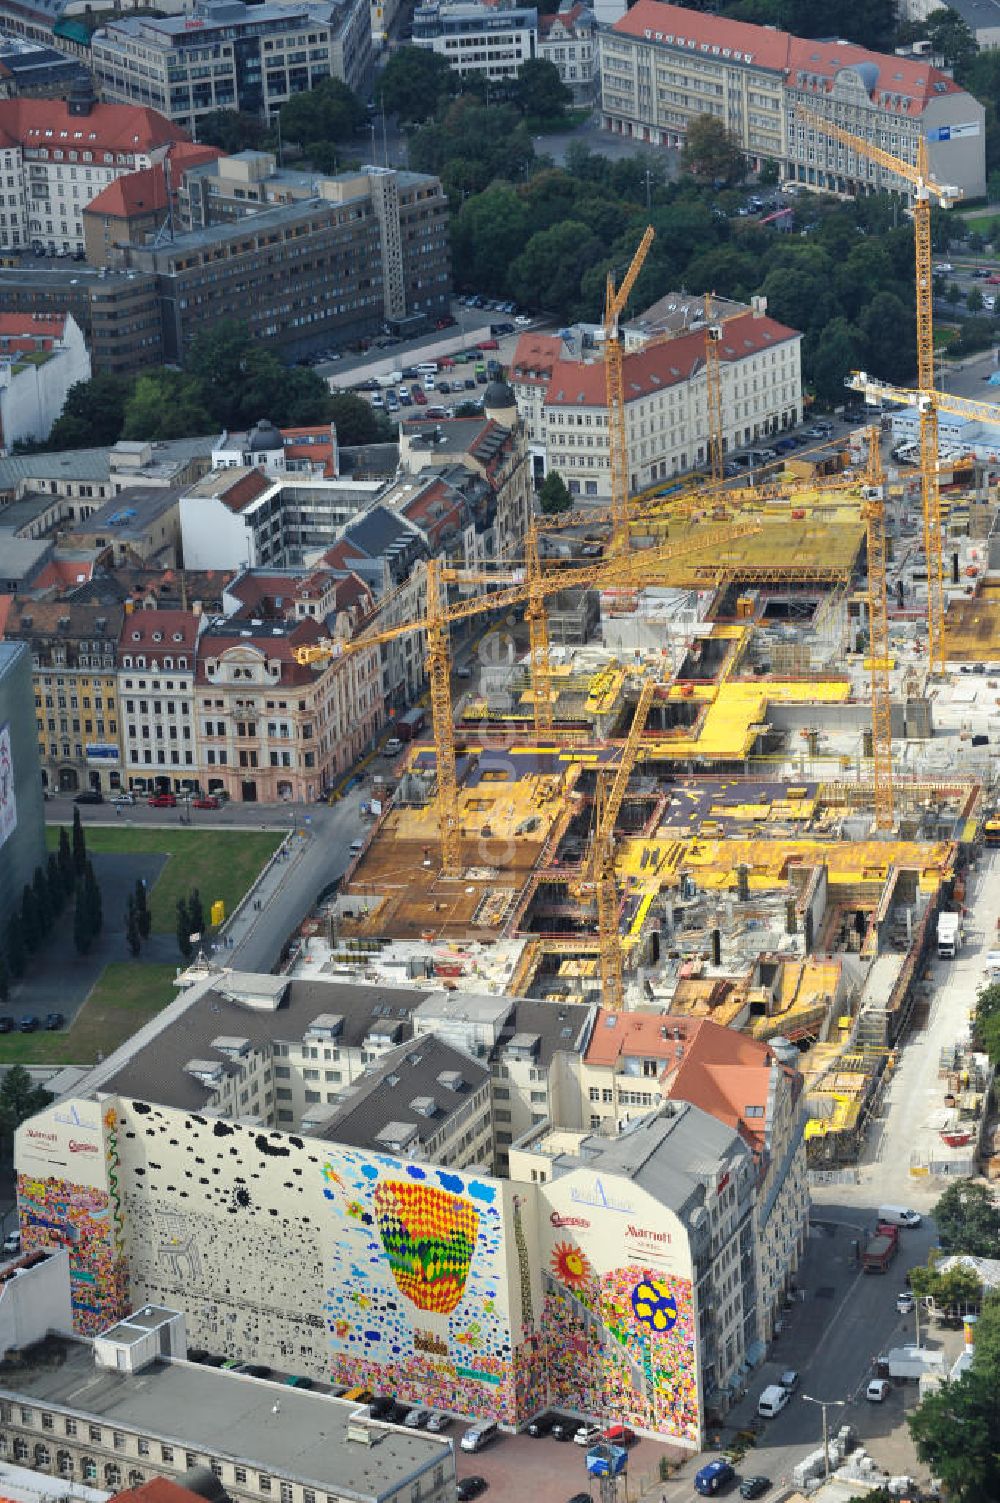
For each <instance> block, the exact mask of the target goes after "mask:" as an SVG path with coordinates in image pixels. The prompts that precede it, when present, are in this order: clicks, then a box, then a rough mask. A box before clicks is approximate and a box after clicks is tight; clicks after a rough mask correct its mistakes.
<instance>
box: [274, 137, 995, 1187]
mask: <svg viewBox="0 0 1000 1503" xmlns="http://www.w3.org/2000/svg"><path fill="white" fill-rule="evenodd" d="M823 129H824V130H825V131H827V132H828V133H834V132H835V130H836V128H835V127H832V126H830V125H828V124H824V125H823ZM844 134H845V137H846V133H844ZM850 139H851V140H852V141H853V138H850ZM857 149H858V150H859V151H861V150H862V149H863V150H864V151H865V152H868V153H872V152H875V151H876V148H874V147H870V146H868V145H866V144H864V143H857ZM881 155H882V157H885V159H886V160H887V161H888V162H890V163H891V162H893V161H894V159H892V158H888V157H886V155H885V154H884V153H882V154H881ZM897 167H898V171H899V173H900V176H902V177H904V178H905V179H906V181H907V182H908V183H909V184H910V187H911V189H912V191H913V217H914V228H915V242H916V288H917V296H916V303H917V326H918V351H917V355H918V359H917V368H918V381H917V387H916V388H915V389H914V390H912V391H904V390H902V389H900V388H894V387H889V386H887V385H885V384H884V383H880V382H878V381H877V380H876V379H875V378H873V377H871V376H868V375H866V374H865V373H856V374H855V375H854V376H852V377H851V378H850V384H851V385H852V386H853V388H854V390H856V391H857V392H860V393H862V394H863V395H864V397H865V399H866V401H867V402H868V404H869V405H870V407H871V409H872V423H871V425H870V426H868V425H865V426H859V428H858V430H857V431H856V432H854V433H851V434H850V435H849V437H848V439H847V440H845V441H844V442H843V443H842V444H841V445H840V446H839V449H838V460H837V464H836V465H835V466H832V467H831V466H828V465H826V464H825V463H824V464H818V465H816V466H810V465H809V464H808V462H806V461H807V458H808V456H806V459H802V458H800V459H799V460H798V461H797V463H796V464H795V466H790V467H787V468H785V469H782V467H781V466H780V465H777V466H774V467H773V468H772V469H771V470H770V471H769V473H767V474H766V475H765V476H764V483H763V484H758V485H756V486H753V487H747V486H746V485H743V484H741V485H738V486H736V485H734V484H732V483H730V482H727V480H726V478H725V475H724V466H723V445H722V439H721V415H720V408H719V403H720V399H719V372H718V357H717V355H714V354H713V351H714V347H715V345H716V343H717V340H718V337H719V325H717V324H716V323H715V322H713V317H712V309H711V304H710V300H708V299H706V319H705V385H706V394H707V403H708V413H709V428H710V443H709V454H710V459H711V464H710V469H709V473H708V474H707V475H705V476H703V477H701V478H699V480H698V481H697V483H692V484H691V485H689V486H686V487H684V488H679V487H673V488H670V489H669V492H668V493H665V494H664V493H660V494H658V493H656V492H655V491H654V492H651V493H646V494H643V495H633V494H630V493H629V488H628V485H627V476H628V473H629V465H628V456H627V453H626V424H625V420H624V402H625V396H624V393H623V390H622V379H621V359H622V355H621V351H622V341H621V337H620V332H619V321H620V319H621V317H622V314H623V310H624V308H625V305H626V303H627V300H628V297H629V294H630V292H631V290H632V287H633V285H634V282H635V279H636V277H637V275H638V272H639V270H640V269H641V266H642V263H643V259H644V257H645V254H646V252H647V250H648V248H649V243H650V241H651V239H652V231H651V230H650V231H647V234H646V236H645V238H644V239H643V241H642V244H641V245H640V246H639V248H638V250H637V252H636V256H635V259H634V260H633V262H632V265H631V267H630V268H629V270H628V272H627V274H626V275H625V276H624V278H623V280H622V282H621V284H620V285H619V286H617V287H616V286H615V285H614V284H613V282H612V281H611V279H610V278H609V283H608V294H607V306H606V312H605V323H604V335H605V338H604V361H605V367H606V381H607V406H608V435H609V439H608V442H609V450H610V455H609V460H610V469H611V476H612V503H611V506H610V508H609V509H608V510H607V511H606V512H604V513H598V512H597V511H595V510H586V511H581V512H570V513H565V514H562V515H559V516H557V517H554V518H537V519H536V521H535V523H534V524H533V526H532V529H531V531H530V533H529V536H528V538H527V540H526V547H525V556H524V559H523V565H522V567H519V568H518V569H516V570H508V571H507V573H503V572H501V571H498V572H496V573H488V572H485V571H484V573H483V574H481V575H471V574H469V573H467V572H463V571H461V570H448V569H444V568H441V567H440V566H438V565H436V564H433V563H432V564H430V565H428V580H427V612H426V617H425V618H423V619H422V620H421V621H420V622H418V623H410V624H408V625H402V626H398V625H397V626H392V627H390V628H387V629H386V630H385V631H382V632H380V631H379V629H378V624H377V622H376V623H374V624H373V626H372V627H371V628H369V629H368V630H366V632H364V633H363V634H362V637H361V638H360V639H359V640H360V641H361V642H362V643H365V642H367V643H371V642H380V641H381V642H385V641H389V640H392V639H393V638H395V637H398V636H399V635H402V634H404V633H405V632H407V631H412V630H414V629H419V630H421V631H422V632H423V633H424V635H425V639H426V647H427V665H428V679H429V705H430V715H429V725H428V732H427V734H426V735H425V736H424V737H423V738H421V739H418V740H416V741H414V742H413V743H412V744H408V745H407V746H406V747H405V748H404V749H403V751H402V752H401V753H400V755H399V757H398V759H397V761H396V762H395V764H394V765H393V767H392V769H391V777H390V776H388V771H389V770H388V769H387V776H386V777H385V779H384V781H385V784H386V794H385V797H382V796H381V795H380V798H379V800H378V802H377V804H376V807H375V811H374V819H373V824H372V826H371V829H370V833H369V835H368V838H367V839H366V841H365V842H364V848H363V849H362V850H360V851H359V852H358V854H357V856H356V858H355V859H353V860H352V863H351V865H350V867H349V869H348V872H347V874H346V876H345V878H344V880H343V882H342V883H341V887H340V890H339V892H338V893H337V894H336V895H335V896H334V897H333V898H332V899H331V900H330V901H329V903H328V904H327V906H326V908H325V910H324V911H323V912H322V914H321V915H320V916H319V918H317V920H316V921H314V922H312V923H311V924H310V925H309V926H308V932H307V933H306V934H305V936H304V938H303V943H302V946H301V948H300V950H299V952H298V954H297V957H296V960H295V965H296V967H297V969H298V971H299V973H300V974H309V973H310V972H312V973H314V974H315V973H317V972H322V973H324V974H329V975H335V976H345V977H347V976H355V977H358V978H359V979H360V978H364V979H366V980H369V981H375V982H376V983H378V982H385V983H387V984H388V983H391V984H393V985H406V984H408V983H409V984H413V985H424V984H426V982H427V978H430V977H438V978H440V984H442V985H443V986H445V987H446V988H449V989H455V990H459V991H461V990H466V991H475V992H479V993H488V992H494V993H505V994H508V995H511V996H517V997H528V998H536V999H541V1000H544V1001H548V1002H551V1003H552V1004H553V1005H565V1004H566V1003H570V1002H573V1003H590V1004H599V1005H600V1006H602V1007H603V1008H604V1009H606V1010H610V1011H622V1010H629V1009H640V1008H641V1009H643V1010H644V1011H653V1012H662V1013H665V1014H666V1013H669V1014H671V1015H674V1016H676V1015H683V1016H686V1017H688V1018H704V1017H708V1018H712V1019H713V1020H714V1021H716V1022H719V1023H723V1024H725V1025H727V1026H728V1027H730V1028H734V1029H739V1030H743V1031H745V1032H746V1033H748V1034H750V1035H751V1036H753V1037H754V1038H756V1039H759V1040H767V1041H770V1042H772V1043H773V1045H774V1047H775V1050H776V1051H779V1052H780V1053H782V1054H783V1055H784V1057H787V1058H790V1059H794V1062H795V1063H796V1065H797V1067H798V1068H799V1069H800V1070H801V1071H802V1072H803V1074H804V1076H805V1078H806V1088H807V1103H808V1114H809V1122H808V1127H807V1131H806V1135H807V1143H808V1151H809V1161H810V1164H811V1165H812V1166H813V1167H822V1166H830V1165H838V1164H843V1163H850V1162H852V1161H853V1160H854V1158H855V1157H856V1155H857V1153H858V1150H859V1145H860V1143H861V1140H862V1138H863V1134H864V1130H865V1125H866V1122H867V1121H868V1118H869V1116H870V1115H871V1113H872V1112H873V1110H875V1108H876V1106H877V1102H878V1099H879V1093H880V1091H881V1089H882V1087H883V1085H884V1082H885V1080H886V1078H887V1075H888V1073H889V1072H891V1071H892V1068H893V1063H894V1057H895V1051H896V1050H897V1049H898V1047H899V1046H900V1044H901V1042H902V1041H903V1040H904V1038H905V1035H906V1031H907V1028H908V1025H909V1024H910V1021H911V1018H912V1017H913V1016H914V1013H915V1010H919V1008H920V1007H921V1005H922V994H921V985H920V978H921V973H922V970H923V968H924V964H925V960H926V957H927V955H928V953H929V950H930V949H931V948H932V947H933V945H934V944H935V935H936V926H937V916H938V914H939V913H940V912H948V911H952V910H954V911H957V912H959V913H960V912H961V908H962V903H963V897H964V889H965V873H966V870H967V868H968V867H969V865H970V863H973V862H974V861H975V860H976V858H977V853H978V851H979V849H980V847H981V846H982V845H983V843H984V840H985V839H986V832H987V830H988V828H989V825H990V815H991V812H992V794H993V789H992V765H993V764H992V763H991V745H990V742H991V740H995V735H996V732H995V727H996V706H997V703H998V702H1000V584H998V583H997V580H996V579H995V578H994V579H991V578H990V569H991V567H1000V545H998V539H997V536H996V521H997V497H996V490H995V486H994V484H993V483H992V477H991V476H990V475H989V474H988V473H984V471H983V469H982V468H981V467H977V468H973V467H971V466H970V467H966V468H962V467H960V466H959V467H955V469H954V473H949V475H948V477H947V479H946V478H945V477H944V476H943V475H942V473H941V472H940V469H939V464H938V446H937V411H938V408H939V407H941V408H945V407H946V406H947V408H948V410H956V405H955V404H958V408H959V409H961V410H963V411H964V410H965V409H964V408H963V407H962V405H961V404H962V402H963V399H961V398H955V397H948V396H944V395H942V394H939V393H937V392H936V391H935V390H934V368H933V332H932V328H931V291H930V287H931V267H930V238H929V213H930V205H931V203H932V202H935V203H942V204H944V205H945V206H948V205H949V203H950V197H949V190H948V189H946V188H944V187H942V186H940V185H938V184H935V183H933V182H931V181H930V180H929V179H928V176H927V171H926V164H925V163H924V164H921V163H919V162H918V164H917V166H916V167H913V166H912V165H910V164H907V163H898V164H897ZM892 403H896V404H902V403H909V404H911V405H913V406H914V407H915V408H916V410H917V412H918V413H919V418H920V438H921V446H920V460H919V464H918V465H915V466H914V467H912V468H910V469H891V468H890V469H887V468H886V466H885V463H884V459H883V448H884V446H885V441H884V438H883V435H882V430H881V422H880V418H881V413H882V411H883V410H885V409H886V408H887V407H888V406H890V405H891V404H892ZM974 405H975V406H977V407H981V406H982V404H972V403H966V404H965V406H966V407H970V408H971V407H972V406H974ZM991 411H993V416H994V421H995V420H996V418H997V414H996V412H995V411H994V410H993V409H991ZM831 468H832V469H834V470H835V471H836V473H834V474H820V473H818V472H819V471H820V470H828V469H831ZM664 489H665V490H666V488H664ZM546 530H549V531H554V532H557V533H558V534H560V535H561V536H562V537H564V538H565V537H569V538H574V539H576V540H577V541H579V540H580V539H581V538H586V539H587V540H588V543H589V544H590V553H591V554H594V553H596V554H597V555H598V556H597V557H589V558H586V559H583V558H581V557H579V556H576V557H573V558H572V559H571V560H570V561H565V560H560V561H559V563H558V564H556V563H553V562H552V561H551V560H550V558H549V556H548V552H547V550H546V549H545V548H544V546H542V545H541V544H540V538H541V537H542V536H543V534H544V533H545V531H546ZM595 539H597V540H599V547H596V548H595V547H594V540H595ZM994 550H996V552H997V556H996V557H993V552H994ZM458 623H466V624H470V623H471V624H472V625H473V626H474V628H475V630H476V631H478V632H479V634H480V635H479V638H478V650H477V653H476V654H475V657H474V660H473V661H474V667H473V671H472V672H471V673H470V672H469V671H465V672H464V673H463V674H462V676H461V680H459V679H458V678H456V676H455V673H454V667H455V664H454V662H453V660H452V656H451V649H450V636H449V633H450V630H451V628H452V627H453V626H455V625H456V624H458ZM324 650H334V649H323V648H321V647H319V648H310V649H306V650H305V651H307V652H308V653H309V654H312V655H313V656H316V655H319V654H320V653H321V652H322V651H324ZM337 650H344V649H337ZM348 650H349V649H348ZM994 675H995V676H994ZM991 732H992V735H991ZM991 843H992V842H991Z"/></svg>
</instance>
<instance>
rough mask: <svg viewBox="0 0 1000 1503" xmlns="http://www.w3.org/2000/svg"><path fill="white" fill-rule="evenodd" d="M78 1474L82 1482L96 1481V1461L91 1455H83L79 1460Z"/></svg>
mask: <svg viewBox="0 0 1000 1503" xmlns="http://www.w3.org/2000/svg"><path fill="white" fill-rule="evenodd" d="M80 1475H81V1477H82V1478H83V1480H84V1482H96V1481H97V1462H96V1461H95V1460H94V1458H93V1456H85V1457H84V1458H83V1460H82V1461H81V1462H80Z"/></svg>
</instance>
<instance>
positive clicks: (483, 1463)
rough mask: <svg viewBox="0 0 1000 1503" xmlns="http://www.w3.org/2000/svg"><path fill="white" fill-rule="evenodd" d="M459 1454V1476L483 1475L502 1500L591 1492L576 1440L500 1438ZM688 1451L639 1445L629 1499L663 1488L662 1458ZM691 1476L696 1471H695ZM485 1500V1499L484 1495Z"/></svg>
mask: <svg viewBox="0 0 1000 1503" xmlns="http://www.w3.org/2000/svg"><path fill="white" fill-rule="evenodd" d="M459 1438H460V1436H459V1433H458V1432H456V1433H455V1436H454V1439H455V1456H456V1459H457V1465H458V1475H459V1477H460V1478H461V1477H483V1478H485V1480H486V1482H487V1483H488V1485H489V1491H490V1492H491V1493H495V1494H496V1495H497V1497H498V1498H523V1499H524V1500H525V1503H527V1500H529V1499H530V1500H532V1503H534V1500H535V1499H545V1503H568V1500H569V1499H570V1498H572V1497H574V1496H575V1495H576V1494H577V1493H581V1492H582V1493H588V1492H590V1490H591V1485H590V1478H589V1477H588V1476H587V1467H586V1455H587V1453H586V1451H585V1450H584V1448H583V1447H582V1446H578V1445H574V1443H573V1442H572V1441H558V1440H553V1439H552V1437H551V1436H544V1437H542V1438H541V1439H539V1440H533V1439H532V1437H531V1436H530V1435H501V1436H500V1437H499V1439H497V1440H495V1441H493V1443H492V1444H491V1445H489V1446H487V1447H486V1449H485V1450H484V1451H478V1452H474V1453H472V1454H469V1453H468V1452H466V1451H463V1450H461V1449H460V1447H459V1444H458V1442H459ZM684 1454H685V1453H684V1452H682V1451H679V1450H678V1449H677V1448H676V1447H671V1446H665V1445H662V1444H661V1443H660V1442H658V1441H655V1440H640V1441H637V1442H636V1444H635V1445H633V1446H632V1447H631V1448H630V1450H629V1458H628V1496H629V1498H639V1497H642V1496H644V1495H645V1494H647V1493H650V1492H651V1491H652V1490H653V1489H654V1488H657V1487H659V1486H660V1481H661V1479H660V1458H661V1457H664V1456H665V1457H666V1458H667V1459H668V1460H669V1461H671V1462H672V1463H675V1464H676V1462H678V1461H679V1460H681V1459H682V1457H683V1456H684ZM691 1475H692V1476H693V1475H694V1473H693V1472H692V1473H691ZM484 1496H486V1495H485V1494H484Z"/></svg>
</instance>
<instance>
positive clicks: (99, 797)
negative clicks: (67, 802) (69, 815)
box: [73, 788, 104, 804]
mask: <svg viewBox="0 0 1000 1503" xmlns="http://www.w3.org/2000/svg"><path fill="white" fill-rule="evenodd" d="M73 802H74V804H103V803H104V794H103V793H101V792H100V790H99V789H97V788H84V790H83V791H82V793H78V794H77V795H76V797H75V798H74V800H73Z"/></svg>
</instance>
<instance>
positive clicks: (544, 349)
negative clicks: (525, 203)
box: [510, 306, 803, 499]
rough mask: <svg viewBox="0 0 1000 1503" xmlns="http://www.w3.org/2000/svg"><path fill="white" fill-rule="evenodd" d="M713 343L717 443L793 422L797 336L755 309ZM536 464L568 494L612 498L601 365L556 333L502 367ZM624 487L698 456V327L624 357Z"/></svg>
mask: <svg viewBox="0 0 1000 1503" xmlns="http://www.w3.org/2000/svg"><path fill="white" fill-rule="evenodd" d="M722 329H723V334H722V341H721V343H720V344H719V346H718V350H719V362H720V377H721V397H722V400H721V408H722V427H723V448H724V449H725V450H726V451H729V450H732V449H736V448H739V447H742V446H743V445H744V444H750V443H752V442H754V441H755V440H756V439H759V438H763V437H766V436H767V435H768V434H772V433H777V432H779V431H780V430H781V429H783V428H791V427H794V425H795V424H796V423H797V422H799V421H800V419H801V416H802V410H803V407H802V365H801V349H800V346H801V341H802V336H801V334H799V333H798V332H797V331H796V330H795V329H789V328H787V327H786V326H785V325H784V324H779V323H778V322H776V320H774V319H772V318H768V317H767V316H766V315H765V314H764V312H763V311H762V308H761V307H760V306H758V307H755V308H754V310H753V311H748V312H747V313H746V314H745V315H744V316H743V317H740V318H732V319H729V320H727V321H726V322H725V323H724V324H723V325H722ZM510 381H511V385H512V386H513V388H514V391H515V393H516V397H517V407H518V412H519V414H520V417H521V420H522V422H523V424H524V431H525V440H526V443H527V446H528V448H529V450H530V451H531V453H532V455H533V457H534V460H535V462H536V464H537V465H538V466H539V467H540V468H541V469H542V470H543V471H544V472H546V473H547V472H548V470H550V469H555V470H558V471H559V473H560V474H561V475H562V476H563V478H564V479H565V481H566V483H567V485H568V486H569V489H570V491H571V492H572V494H573V495H580V496H588V497H601V498H604V499H607V498H608V496H609V495H610V472H609V468H608V426H607V391H606V383H605V371H604V363H603V361H602V360H600V359H596V360H573V359H568V358H567V356H566V348H565V345H564V344H563V342H562V341H561V340H560V339H559V338H557V337H556V336H554V335H541V334H525V335H522V336H521V338H520V339H519V340H518V344H517V349H516V351H515V354H514V360H513V364H512V367H511V373H510ZM624 391H625V422H626V435H627V452H628V455H629V459H630V462H631V470H630V473H629V489H630V490H631V491H633V492H635V491H640V490H643V489H644V488H645V487H646V486H649V485H652V484H654V483H655V482H656V481H657V480H662V479H668V478H670V477H671V476H674V475H679V474H683V473H684V472H685V471H688V470H692V469H696V468H697V467H698V466H700V465H703V464H704V463H705V462H706V455H707V452H708V425H709V418H708V390H707V382H706V377H705V334H704V331H703V330H694V331H692V332H688V333H683V334H678V335H677V336H676V337H674V338H672V339H668V340H664V341H659V342H655V341H649V342H648V343H643V344H641V345H640V346H639V347H638V348H634V349H632V350H628V351H627V352H626V354H625V356H624Z"/></svg>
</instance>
